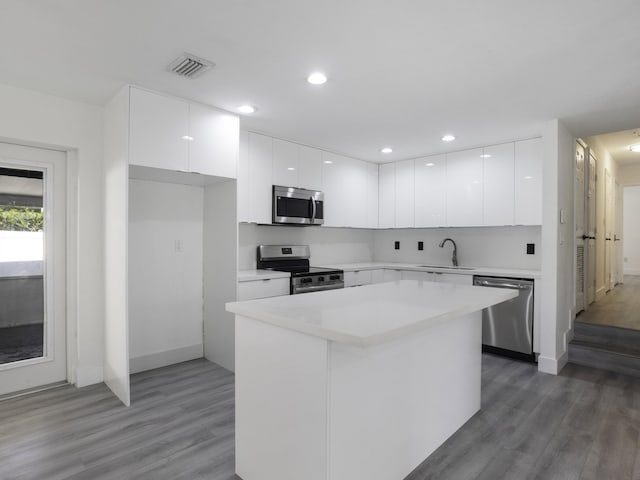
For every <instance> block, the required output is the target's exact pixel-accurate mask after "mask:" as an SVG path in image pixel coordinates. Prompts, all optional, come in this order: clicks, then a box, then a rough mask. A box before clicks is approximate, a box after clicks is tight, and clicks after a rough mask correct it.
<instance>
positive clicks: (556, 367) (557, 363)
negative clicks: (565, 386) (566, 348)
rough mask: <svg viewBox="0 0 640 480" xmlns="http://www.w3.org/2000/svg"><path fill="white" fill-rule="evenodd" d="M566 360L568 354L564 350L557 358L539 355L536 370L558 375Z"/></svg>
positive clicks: (567, 359)
mask: <svg viewBox="0 0 640 480" xmlns="http://www.w3.org/2000/svg"><path fill="white" fill-rule="evenodd" d="M568 361H569V355H568V353H567V352H564V353H563V354H562V355H561V356H560V358H557V359H556V358H552V357H543V356H542V355H540V356H539V357H538V371H539V372H542V373H550V374H551V375H558V373H560V371H561V370H562V369H563V368H564V366H565V365H566V364H567V362H568Z"/></svg>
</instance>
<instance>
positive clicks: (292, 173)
mask: <svg viewBox="0 0 640 480" xmlns="http://www.w3.org/2000/svg"><path fill="white" fill-rule="evenodd" d="M298 157H299V148H298V145H297V144H295V143H291V142H286V141H284V140H279V139H277V138H274V139H273V184H274V185H282V186H283V187H301V185H299V182H298V175H299V171H298V164H299V162H298V159H299V158H298Z"/></svg>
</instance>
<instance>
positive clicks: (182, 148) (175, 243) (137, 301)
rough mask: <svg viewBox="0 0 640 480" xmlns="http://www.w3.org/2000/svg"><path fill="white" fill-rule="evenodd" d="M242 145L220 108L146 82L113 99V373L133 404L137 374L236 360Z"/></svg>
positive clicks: (110, 378)
mask: <svg viewBox="0 0 640 480" xmlns="http://www.w3.org/2000/svg"><path fill="white" fill-rule="evenodd" d="M238 148H239V118H238V117H237V116H236V115H234V114H231V113H228V112H225V111H222V110H219V109H215V108H212V107H209V106H206V105H201V104H197V103H194V102H189V101H186V100H184V99H180V98H175V97H172V96H169V95H164V94H161V93H157V92H152V91H149V90H145V89H142V88H138V87H134V86H125V87H123V88H122V89H121V90H120V91H119V92H118V93H117V94H116V95H115V96H114V98H113V99H112V100H111V101H110V102H109V103H108V104H107V106H106V109H105V155H104V168H105V211H106V221H105V258H106V261H105V290H106V292H105V299H106V300H105V362H104V363H105V382H106V383H107V385H108V386H109V387H110V388H111V389H112V390H113V391H114V393H116V395H117V396H118V397H119V398H120V399H121V400H122V402H123V403H125V404H126V405H129V404H130V395H129V374H130V372H131V371H140V370H145V369H148V368H156V367H158V366H162V365H167V364H170V363H177V362H180V361H185V360H189V359H191V358H199V357H202V356H203V355H204V356H206V357H207V358H209V359H210V360H212V361H215V362H217V363H219V364H221V365H222V366H224V367H226V368H230V369H233V342H234V340H233V318H232V316H231V315H230V314H228V313H227V312H226V311H225V310H224V304H225V302H227V301H233V300H235V296H236V276H237V259H236V258H237V255H236V251H237V243H238V242H237V240H238V239H237V217H236V181H235V179H236V177H237V164H238ZM132 222H133V223H132ZM162 302H169V303H168V304H170V305H172V306H175V307H176V308H175V309H173V310H172V309H171V308H158V306H157V305H156V304H160V305H162Z"/></svg>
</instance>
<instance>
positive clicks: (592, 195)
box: [585, 152, 598, 305]
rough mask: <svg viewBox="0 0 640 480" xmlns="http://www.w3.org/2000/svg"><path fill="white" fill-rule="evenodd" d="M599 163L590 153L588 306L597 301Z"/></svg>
mask: <svg viewBox="0 0 640 480" xmlns="http://www.w3.org/2000/svg"><path fill="white" fill-rule="evenodd" d="M597 167H598V162H597V160H596V157H595V156H594V155H593V153H591V152H589V163H588V164H587V173H586V176H587V178H588V179H589V183H588V184H587V201H586V207H587V215H586V218H587V224H586V226H585V228H586V230H587V237H588V239H587V248H586V251H585V253H586V258H585V265H586V266H587V268H586V272H585V273H586V278H587V289H586V291H587V305H590V304H592V303H593V302H594V301H595V299H596V172H597Z"/></svg>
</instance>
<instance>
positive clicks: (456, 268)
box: [417, 265, 475, 270]
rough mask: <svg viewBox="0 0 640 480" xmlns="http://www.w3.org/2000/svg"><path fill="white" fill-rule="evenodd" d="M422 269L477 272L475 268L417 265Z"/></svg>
mask: <svg viewBox="0 0 640 480" xmlns="http://www.w3.org/2000/svg"><path fill="white" fill-rule="evenodd" d="M417 266H418V267H420V268H442V269H446V270H475V268H474V267H454V266H446V265H417Z"/></svg>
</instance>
